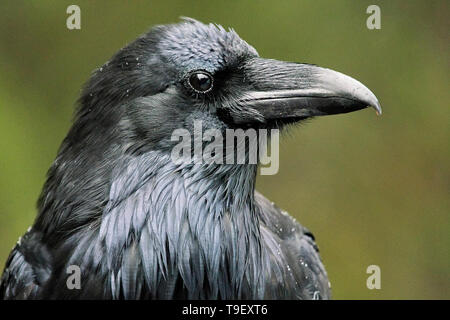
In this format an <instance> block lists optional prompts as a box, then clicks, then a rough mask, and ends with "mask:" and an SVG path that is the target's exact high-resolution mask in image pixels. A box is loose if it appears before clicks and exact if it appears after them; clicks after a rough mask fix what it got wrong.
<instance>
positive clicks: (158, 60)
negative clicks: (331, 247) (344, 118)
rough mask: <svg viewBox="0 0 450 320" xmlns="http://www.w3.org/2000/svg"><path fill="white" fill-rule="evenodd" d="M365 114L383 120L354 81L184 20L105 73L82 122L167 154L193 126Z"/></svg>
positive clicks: (264, 124)
mask: <svg viewBox="0 0 450 320" xmlns="http://www.w3.org/2000/svg"><path fill="white" fill-rule="evenodd" d="M367 106H372V107H374V108H375V109H376V111H377V112H378V113H381V108H380V104H379V103H378V100H377V98H376V97H375V95H374V94H373V93H372V92H371V91H370V90H369V89H368V88H366V87H365V86H364V85H363V84H361V83H360V82H358V81H357V80H355V79H353V78H351V77H349V76H346V75H344V74H342V73H339V72H336V71H332V70H330V69H325V68H321V67H317V66H314V65H310V64H300V63H290V62H282V61H277V60H272V59H263V58H260V57H259V56H258V53H257V52H256V50H255V49H254V48H253V47H252V46H250V45H248V44H247V43H246V42H245V41H243V40H242V39H241V38H240V37H239V36H238V35H237V34H236V33H235V32H234V31H233V30H229V31H226V30H225V29H224V28H222V27H221V26H217V25H213V24H209V25H205V24H202V23H200V22H198V21H196V20H193V19H185V20H184V21H183V22H181V23H179V24H173V25H166V26H158V27H155V28H153V29H152V30H150V32H148V33H147V34H144V35H143V36H141V37H140V38H138V39H137V40H136V41H135V42H133V43H131V44H130V45H128V46H127V47H125V48H123V49H122V50H120V51H119V52H118V53H117V54H116V55H115V56H114V57H113V58H112V59H111V60H110V61H108V62H107V63H106V64H105V65H103V66H102V67H101V68H99V69H98V70H97V71H96V72H95V74H94V75H93V77H92V78H91V80H90V81H89V83H88V84H87V87H86V88H85V90H84V94H83V95H82V97H81V109H80V110H79V115H78V118H79V120H80V121H83V119H89V120H91V119H92V118H95V121H94V122H96V123H97V124H103V125H106V126H108V125H112V126H114V127H117V128H119V129H118V130H121V131H122V133H124V134H125V135H126V136H128V137H130V138H131V141H132V142H131V143H129V144H128V145H129V146H131V148H132V149H134V150H141V151H142V150H148V149H158V150H161V149H164V148H165V147H167V148H169V147H170V145H171V144H170V143H169V141H170V136H171V133H172V132H173V131H174V130H175V129H178V128H185V129H188V130H192V127H193V121H195V120H202V121H203V124H204V125H205V126H206V127H208V128H216V129H224V128H244V129H245V128H273V127H280V126H283V125H284V124H287V123H293V122H297V121H299V120H302V119H306V118H310V117H315V116H321V115H329V114H338V113H346V112H352V111H356V110H359V109H363V108H365V107H367ZM111 113H114V114H115V116H114V115H111ZM106 114H107V115H108V117H106V116H105V115H106ZM114 119H116V121H114ZM89 123H93V122H92V121H90V122H89ZM78 127H79V128H83V127H84V126H83V125H78ZM78 134H80V132H79V133H78Z"/></svg>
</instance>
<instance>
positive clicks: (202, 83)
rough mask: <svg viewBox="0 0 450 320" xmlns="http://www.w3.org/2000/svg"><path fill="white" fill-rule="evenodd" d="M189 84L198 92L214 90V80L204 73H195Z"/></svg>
mask: <svg viewBox="0 0 450 320" xmlns="http://www.w3.org/2000/svg"><path fill="white" fill-rule="evenodd" d="M189 83H190V85H191V86H192V88H194V89H195V90H197V91H200V92H206V91H208V90H210V89H211V88H212V78H211V76H210V75H209V74H206V73H203V72H196V73H193V74H192V75H191V76H190V77H189Z"/></svg>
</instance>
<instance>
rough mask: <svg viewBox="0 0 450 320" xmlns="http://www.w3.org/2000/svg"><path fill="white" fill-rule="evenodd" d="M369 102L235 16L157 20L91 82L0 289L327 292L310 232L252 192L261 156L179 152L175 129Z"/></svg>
mask: <svg viewBox="0 0 450 320" xmlns="http://www.w3.org/2000/svg"><path fill="white" fill-rule="evenodd" d="M368 106H372V107H373V108H375V109H376V110H377V112H378V113H380V112H381V108H380V105H379V103H378V101H377V98H376V97H375V95H374V94H373V93H372V92H371V91H370V90H369V89H367V88H366V87H365V86H364V85H362V84H361V83H360V82H358V81H356V80H354V79H353V78H350V77H348V76H346V75H344V74H341V73H339V72H336V71H332V70H330V69H325V68H321V67H318V66H315V65H311V64H301V63H290V62H282V61H277V60H272V59H263V58H260V57H259V56H258V53H257V51H256V50H255V49H254V48H253V47H252V46H250V45H249V44H247V43H246V42H245V41H243V40H242V39H241V38H240V37H239V36H238V35H237V34H236V32H235V31H234V30H232V29H229V30H225V29H224V28H223V27H221V26H219V25H215V24H208V25H207V24H203V23H201V22H199V21H196V20H194V19H189V18H186V19H184V21H182V22H180V23H177V24H171V25H162V26H156V27H154V28H152V29H151V30H150V31H149V32H148V33H146V34H144V35H142V36H141V37H139V38H138V39H137V40H135V41H134V42H133V43H131V44H129V45H128V46H126V47H125V48H123V49H121V50H120V51H118V52H117V53H116V54H115V55H114V56H113V57H112V58H111V59H110V61H108V62H106V63H105V64H104V65H103V66H102V67H100V68H98V69H97V70H96V71H95V72H94V73H93V75H92V76H91V78H90V80H89V81H88V82H87V84H86V85H85V87H84V90H83V92H82V94H81V97H80V99H79V101H78V108H77V112H76V115H75V119H74V123H73V126H72V127H71V129H70V131H69V133H68V135H67V136H66V138H65V139H64V141H63V142H62V145H61V147H60V149H59V152H58V154H57V157H56V159H55V161H54V163H53V164H52V166H51V167H50V169H49V172H48V177H47V180H46V183H45V185H44V187H43V191H42V193H41V196H40V198H39V201H38V215H37V218H36V220H35V222H34V224H33V225H32V227H30V229H29V230H28V231H27V232H26V233H25V235H24V236H23V237H22V238H21V239H20V240H19V241H18V243H17V244H16V246H15V247H14V248H13V250H12V252H11V254H10V256H9V258H8V260H7V262H6V267H5V269H4V272H3V275H2V278H1V284H0V298H2V299H328V298H330V285H329V281H328V277H327V274H326V271H325V269H324V267H323V264H322V262H321V259H320V257H319V251H318V248H317V246H316V244H315V240H314V237H313V235H312V234H311V232H309V231H308V230H307V229H306V228H304V227H303V226H301V225H300V224H299V223H298V222H296V221H295V220H294V219H293V218H292V217H291V216H290V215H288V213H286V212H285V211H283V210H281V209H280V208H278V207H277V206H276V205H275V204H273V203H272V202H270V201H269V200H267V199H266V198H265V197H263V196H262V195H261V194H259V193H258V192H256V191H255V179H256V175H257V168H258V164H254V163H244V164H228V163H222V164H217V163H207V164H206V163H193V162H181V163H177V162H174V161H173V160H172V158H171V151H172V149H173V146H174V142H173V141H172V140H171V134H172V132H174V130H176V129H179V128H182V129H185V130H188V131H189V132H192V130H193V123H194V121H196V120H201V121H202V123H203V124H204V125H205V126H206V127H208V128H215V129H218V130H222V131H223V130H225V129H249V128H253V129H258V130H259V129H272V128H278V129H283V128H285V127H286V126H287V125H290V124H293V123H297V122H299V121H302V120H304V119H308V118H312V117H315V116H321V115H328V114H338V113H346V112H351V111H355V110H360V109H363V108H366V107H368ZM74 268H75V269H74ZM76 268H78V270H79V277H80V279H79V285H78V286H75V287H73V286H72V287H71V286H69V282H70V281H69V280H70V279H69V277H70V276H71V275H72V271H71V270H75V271H76V270H77V269H76ZM75 271H74V272H75ZM74 274H75V273H74Z"/></svg>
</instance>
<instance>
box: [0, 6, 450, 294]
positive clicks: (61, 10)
mask: <svg viewBox="0 0 450 320" xmlns="http://www.w3.org/2000/svg"><path fill="white" fill-rule="evenodd" d="M70 4H77V5H79V6H80V8H81V30H74V31H70V30H68V29H67V28H66V18H67V16H68V15H67V14H66V8H67V6H68V5H70ZM370 4H377V5H379V6H380V8H381V27H382V28H381V30H368V29H367V28H366V19H367V17H368V14H366V8H367V7H368V6H369V5H370ZM449 4H450V2H448V1H446V0H443V1H373V0H370V1H261V0H259V1H250V0H244V1H181V0H179V1H171V0H165V1H127V2H125V1H95V2H94V1H81V0H76V1H72V0H71V1H17V0H15V1H12V0H11V1H5V0H3V1H2V2H1V4H0V152H1V156H0V264H1V268H3V265H4V263H5V260H6V258H7V256H8V253H9V251H10V250H11V247H12V246H13V245H14V244H15V242H16V241H17V239H18V237H19V236H20V235H22V234H23V233H24V231H25V230H26V229H27V228H28V226H29V225H30V224H32V222H33V219H34V217H35V213H36V212H35V202H36V200H37V198H38V195H39V193H40V189H41V187H42V185H43V183H44V179H45V173H46V171H47V169H48V167H49V166H50V164H51V162H52V161H53V159H54V157H55V155H56V151H57V149H58V146H59V144H60V143H61V141H62V139H63V138H64V136H65V134H66V133H67V131H68V129H69V127H70V125H71V118H72V113H73V108H74V103H75V101H76V99H77V97H78V95H79V92H80V88H81V86H82V84H83V83H84V82H85V81H86V80H87V79H88V78H89V76H90V73H91V71H92V70H94V69H95V68H97V67H99V66H101V65H102V64H103V63H104V62H105V61H107V60H108V59H109V58H110V57H111V56H112V55H113V54H114V52H116V51H117V50H118V49H119V48H121V47H123V46H124V45H126V44H127V43H129V42H131V41H133V40H134V39H135V38H136V37H137V36H138V35H140V34H141V33H143V32H145V31H146V30H148V28H149V27H151V26H152V25H155V24H162V23H170V22H176V21H179V17H180V16H189V17H193V18H196V19H199V20H201V21H203V22H216V23H219V24H222V25H224V26H225V27H232V28H234V29H235V30H236V31H237V32H238V33H239V34H240V36H241V37H242V38H243V39H245V40H246V41H248V42H249V43H250V44H252V45H253V46H254V47H255V48H256V49H257V50H258V52H259V54H260V55H261V56H263V57H270V58H275V59H281V60H290V61H298V62H309V63H314V64H318V65H320V66H324V67H329V68H332V69H335V70H338V71H341V72H343V73H346V74H348V75H351V76H352V77H354V78H356V79H358V80H360V81H361V82H363V83H364V84H366V85H367V86H368V87H369V88H370V89H372V91H374V92H375V94H376V95H377V97H378V98H379V100H380V102H381V104H382V106H383V111H384V113H383V116H382V117H377V116H376V115H375V113H374V112H373V111H372V110H365V111H361V112H356V113H352V114H347V115H340V116H334V117H324V118H320V119H316V120H314V121H311V122H310V123H308V124H306V125H304V126H299V127H296V128H294V129H291V130H290V131H289V134H286V135H285V137H284V138H283V139H282V145H281V154H280V162H281V163H280V171H279V173H278V174H277V175H274V176H262V177H260V178H259V181H258V188H259V191H261V192H262V193H263V194H265V195H266V196H267V197H268V198H269V199H271V200H273V201H274V202H276V203H277V204H278V205H279V206H280V207H282V208H284V209H286V210H287V211H289V212H290V213H291V214H292V215H294V216H295V217H296V218H297V219H298V220H299V221H300V222H301V223H302V224H304V225H305V226H307V227H308V228H310V229H311V230H312V231H313V232H314V234H315V235H316V238H317V242H318V244H319V247H320V249H321V254H322V258H323V260H324V263H325V266H326V268H327V270H328V273H329V277H330V281H331V284H332V289H333V295H334V298H336V299H381V298H383V299H406V298H413V299H430V298H437V299H449V298H450V255H449V248H450V219H449V214H450V150H449V145H450V144H449V140H450V122H449V120H450V109H449V101H450V99H449V98H450V97H449V92H450V90H449V84H450V81H449V61H450V59H449V29H450V28H449V19H448V15H449V13H450V10H449ZM371 264H375V265H378V266H380V268H381V290H368V289H367V287H366V279H367V277H368V274H366V268H367V266H369V265H371Z"/></svg>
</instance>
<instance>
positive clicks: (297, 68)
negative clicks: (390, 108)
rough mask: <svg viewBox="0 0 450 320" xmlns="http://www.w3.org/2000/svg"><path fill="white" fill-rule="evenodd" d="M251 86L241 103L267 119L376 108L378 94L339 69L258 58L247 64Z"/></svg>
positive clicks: (378, 112) (286, 118) (285, 118)
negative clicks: (376, 95)
mask: <svg viewBox="0 0 450 320" xmlns="http://www.w3.org/2000/svg"><path fill="white" fill-rule="evenodd" d="M245 74H246V78H247V79H248V81H249V84H250V86H251V89H250V90H249V91H247V92H245V93H244V94H243V95H242V96H241V98H240V104H241V105H243V106H246V107H247V108H249V107H250V108H252V109H254V110H255V111H256V112H258V113H259V114H260V115H261V116H262V118H264V120H267V121H270V120H295V119H304V118H308V117H315V116H323V115H331V114H339V113H347V112H353V111H356V110H360V109H364V108H366V107H369V106H370V107H373V108H374V109H375V111H376V112H377V114H379V115H380V114H381V106H380V104H379V102H378V100H377V98H376V97H375V95H374V94H373V93H372V92H371V91H370V90H369V89H368V88H367V87H366V86H364V85H363V84H362V83H361V82H359V81H357V80H355V79H353V78H351V77H349V76H346V75H345V74H342V73H340V72H337V71H333V70H330V69H326V68H321V67H317V66H314V65H309V64H297V63H289V62H282V61H277V60H270V59H261V58H256V59H252V60H251V61H250V62H248V63H247V65H246V67H245Z"/></svg>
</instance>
